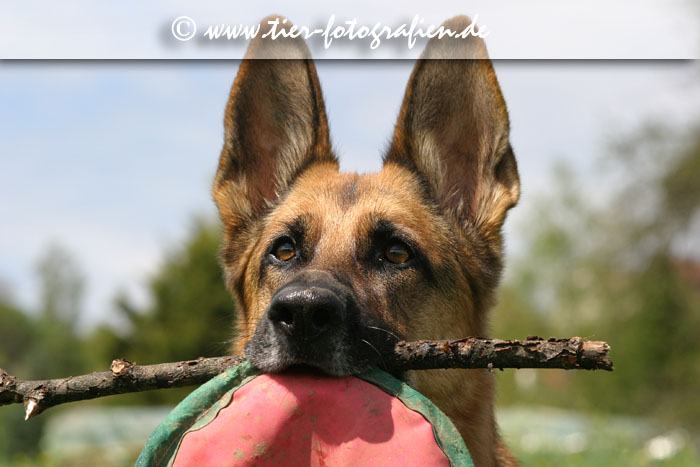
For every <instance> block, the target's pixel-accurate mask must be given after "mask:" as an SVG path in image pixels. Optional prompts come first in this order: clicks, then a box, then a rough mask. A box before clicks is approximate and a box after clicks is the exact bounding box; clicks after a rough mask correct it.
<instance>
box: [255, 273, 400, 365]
mask: <svg viewBox="0 0 700 467" xmlns="http://www.w3.org/2000/svg"><path fill="white" fill-rule="evenodd" d="M385 328H386V325H385V324H383V323H379V322H377V319H376V318H373V317H372V316H369V314H368V313H367V312H366V311H365V312H363V310H362V308H361V307H360V306H358V303H357V300H356V299H355V296H354V294H353V292H352V289H351V288H350V286H348V285H345V284H343V283H341V282H340V281H339V280H338V279H336V278H335V277H334V276H333V275H332V274H330V273H329V272H327V271H305V272H303V273H301V274H299V275H297V276H296V277H295V278H293V279H292V280H291V281H290V282H288V283H287V284H285V285H283V286H282V287H280V288H279V289H278V290H277V292H276V293H275V294H274V295H273V297H272V300H271V301H270V305H269V307H268V309H267V311H266V312H265V315H264V316H263V317H262V318H261V319H260V321H259V322H258V324H257V326H256V328H255V333H254V335H253V336H252V338H251V339H250V341H248V343H247V344H246V346H245V349H244V353H245V356H246V358H247V359H248V360H250V362H251V363H253V364H254V365H255V366H257V367H258V368H260V369H261V370H263V371H266V372H269V373H274V372H279V371H282V370H284V369H286V368H288V367H290V366H293V365H303V366H311V367H315V368H318V369H320V370H322V371H323V372H325V373H328V374H331V375H337V376H342V375H349V374H357V373H360V372H362V371H364V370H365V369H366V368H367V367H368V366H370V365H373V364H377V363H379V362H380V361H381V358H382V356H381V354H380V353H381V352H386V351H387V349H390V348H393V344H394V342H395V341H393V342H390V340H391V339H390V338H392V336H393V335H394V334H393V333H387V331H382V330H383V329H385ZM378 329H379V331H376V330H378Z"/></svg>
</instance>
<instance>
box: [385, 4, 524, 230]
mask: <svg viewBox="0 0 700 467" xmlns="http://www.w3.org/2000/svg"><path fill="white" fill-rule="evenodd" d="M470 24H471V20H470V19H469V18H467V17H465V16H459V17H455V18H452V19H451V20H448V21H446V22H445V23H444V24H443V26H445V27H446V28H450V29H452V30H453V31H458V32H460V31H463V30H464V29H465V28H466V27H467V26H469V25H470ZM508 133H509V124H508V111H507V109H506V104H505V101H504V99H503V95H502V94H501V90H500V87H499V85H498V81H497V80H496V75H495V73H494V70H493V67H492V65H491V61H490V60H489V58H488V54H487V52H486V45H485V44H484V41H483V40H482V39H481V38H478V37H474V36H468V38H466V39H461V38H449V37H448V36H445V37H444V38H443V39H439V40H438V39H437V37H436V38H433V39H431V40H430V41H429V42H428V44H427V46H426V48H425V51H424V52H423V54H422V55H421V58H420V60H419V61H418V62H417V63H416V66H415V68H414V69H413V73H412V74H411V78H410V80H409V83H408V87H407V88H406V94H405V97H404V101H403V105H402V107H401V112H400V114H399V118H398V122H397V123H396V128H395V132H394V138H393V141H392V144H391V147H390V149H389V151H388V153H387V154H386V156H385V157H384V163H385V164H390V163H396V164H400V165H402V166H404V167H407V168H409V169H411V170H413V171H416V172H418V174H419V175H420V176H421V178H422V179H423V180H424V181H425V182H426V184H427V186H428V187H429V189H430V191H431V195H432V196H433V197H434V199H435V201H436V202H437V203H438V205H439V206H440V207H441V208H442V209H443V210H444V211H445V212H447V213H448V214H449V215H451V216H453V218H454V219H455V221H457V222H458V223H460V224H462V225H463V224H464V223H470V224H472V225H475V226H476V227H478V228H479V229H480V230H481V231H482V232H483V233H484V234H485V235H486V236H487V237H489V238H494V237H497V236H498V235H499V234H500V228H501V225H502V224H503V220H504V218H505V214H506V211H507V210H508V209H509V208H511V207H512V206H514V205H515V204H516V203H517V201H518V197H519V193H520V182H519V179H518V170H517V166H516V162H515V156H514V155H513V151H512V149H511V146H510V143H509V140H508Z"/></svg>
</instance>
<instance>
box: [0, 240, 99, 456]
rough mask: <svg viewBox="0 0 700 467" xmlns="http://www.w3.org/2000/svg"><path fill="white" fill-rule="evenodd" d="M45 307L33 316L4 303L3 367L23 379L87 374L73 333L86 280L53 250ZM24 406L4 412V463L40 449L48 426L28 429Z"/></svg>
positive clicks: (0, 435) (0, 442)
mask: <svg viewBox="0 0 700 467" xmlns="http://www.w3.org/2000/svg"><path fill="white" fill-rule="evenodd" d="M37 275H38V279H39V284H40V296H41V297H42V299H41V305H40V307H39V310H37V311H36V312H34V313H27V312H26V311H24V310H21V309H20V308H18V307H16V306H14V305H12V304H11V303H10V301H9V300H8V299H2V297H0V323H2V326H0V367H2V368H4V369H5V370H6V371H8V372H9V373H11V374H13V375H15V376H17V377H18V378H21V379H46V378H59V377H65V376H69V375H75V374H80V373H83V372H85V371H88V368H87V366H86V362H85V359H84V358H83V355H84V354H85V352H84V351H83V344H82V341H81V339H80V338H79V336H78V334H77V333H76V330H75V324H76V322H75V319H76V317H77V316H78V314H79V311H80V302H81V298H82V290H83V279H82V274H81V273H80V268H79V267H78V265H77V264H75V263H74V262H73V261H72V259H71V256H70V254H69V253H68V252H66V251H65V250H63V249H62V248H61V247H59V246H52V247H50V248H49V249H48V250H47V252H46V253H45V254H44V255H43V256H42V258H41V259H40V261H39V265H38V267H37ZM23 418H24V410H23V408H22V406H19V405H17V406H12V407H6V408H3V409H2V410H0V462H2V461H3V460H8V459H12V460H13V461H17V460H18V459H24V458H28V456H32V455H35V454H36V453H37V452H38V449H39V445H38V443H39V439H40V434H41V430H42V428H43V426H44V423H45V421H46V419H45V418H42V417H39V418H38V419H36V420H32V421H31V422H29V423H25V422H24V420H23Z"/></svg>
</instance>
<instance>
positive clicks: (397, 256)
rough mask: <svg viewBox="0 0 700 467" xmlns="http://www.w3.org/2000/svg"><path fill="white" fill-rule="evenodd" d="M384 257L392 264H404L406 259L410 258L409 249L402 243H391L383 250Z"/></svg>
mask: <svg viewBox="0 0 700 467" xmlns="http://www.w3.org/2000/svg"><path fill="white" fill-rule="evenodd" d="M384 255H385V256H386V259H388V260H389V261H391V262H392V263H394V264H404V263H405V262H406V261H408V260H409V259H411V256H412V255H411V250H409V249H408V247H407V246H406V245H404V244H403V243H392V244H391V245H389V246H388V247H387V249H386V251H384Z"/></svg>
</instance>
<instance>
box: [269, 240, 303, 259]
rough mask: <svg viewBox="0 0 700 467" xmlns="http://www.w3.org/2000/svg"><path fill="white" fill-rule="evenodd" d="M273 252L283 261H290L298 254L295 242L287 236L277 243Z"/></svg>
mask: <svg viewBox="0 0 700 467" xmlns="http://www.w3.org/2000/svg"><path fill="white" fill-rule="evenodd" d="M272 254H273V255H275V258H277V259H279V260H281V261H289V260H290V259H292V258H294V256H296V254H297V251H296V248H294V243H292V241H291V240H290V239H288V238H287V239H282V240H280V241H279V242H277V245H276V246H275V248H274V249H273V250H272Z"/></svg>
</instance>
